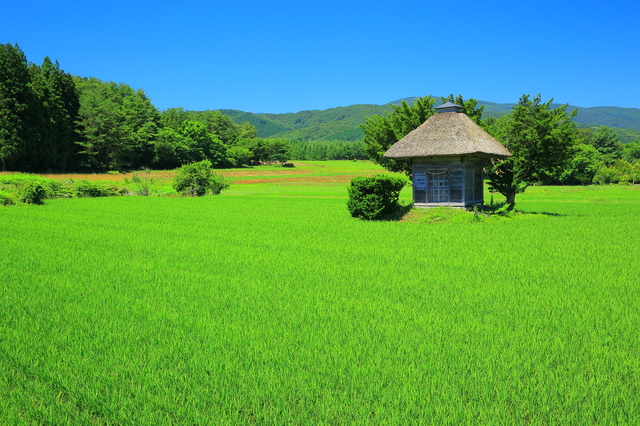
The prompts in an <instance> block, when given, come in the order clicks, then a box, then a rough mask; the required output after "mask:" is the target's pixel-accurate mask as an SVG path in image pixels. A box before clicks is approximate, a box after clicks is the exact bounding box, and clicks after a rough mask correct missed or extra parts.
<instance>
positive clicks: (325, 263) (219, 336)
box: [0, 163, 640, 425]
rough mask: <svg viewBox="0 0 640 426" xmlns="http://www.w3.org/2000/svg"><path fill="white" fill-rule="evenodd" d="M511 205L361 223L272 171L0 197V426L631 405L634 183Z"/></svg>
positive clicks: (539, 413) (629, 412)
mask: <svg viewBox="0 0 640 426" xmlns="http://www.w3.org/2000/svg"><path fill="white" fill-rule="evenodd" d="M323 165H326V166H328V167H326V168H325V170H322V171H320V172H312V173H309V175H310V176H309V177H312V175H313V173H326V174H327V175H328V176H331V166H332V163H324V164H323ZM309 167H310V168H311V167H313V166H312V165H310V166H309ZM340 167H343V168H342V170H341V171H340V170H338V171H336V172H335V174H336V175H351V174H356V173H359V171H358V170H353V169H354V168H355V167H356V166H353V168H350V165H348V164H347V165H344V166H340ZM358 167H360V166H358ZM368 167H371V166H370V165H369V166H368ZM318 168H319V167H318ZM363 168H364V166H363ZM273 179H276V178H273ZM403 199H404V200H405V201H406V200H407V199H408V192H405V193H403ZM518 208H519V209H520V211H521V212H522V214H520V215H517V217H514V218H506V219H503V220H498V221H492V220H486V221H477V222H468V221H464V222H463V221H461V222H460V223H458V222H457V221H456V220H449V221H439V222H444V223H438V224H437V225H436V226H433V225H431V224H429V223H428V221H417V222H411V221H379V222H376V221H373V222H366V221H358V220H355V219H352V218H351V217H349V214H348V212H347V209H346V184H343V183H336V182H330V181H327V182H320V181H311V182H300V181H293V180H282V181H278V180H277V179H276V180H274V181H273V182H271V183H254V184H235V185H232V186H231V188H230V189H229V190H228V191H226V192H223V193H222V194H221V195H219V196H209V197H204V198H179V197H176V198H174V197H111V198H95V199H91V198H89V199H58V200H48V201H47V204H46V205H45V206H28V205H17V206H11V207H7V208H0V223H2V226H3V244H2V245H0V306H2V309H1V310H0V423H7V424H154V425H155V424H439V425H446V424H638V423H639V421H640V402H639V400H638V398H637V395H639V394H640V356H639V355H638V354H640V335H639V334H638V330H640V296H639V294H640V292H639V290H640V288H639V287H640V284H639V282H640V280H639V279H638V271H639V270H640V248H638V245H637V244H635V243H634V241H635V240H634V238H635V237H634V236H635V235H637V234H638V231H639V230H640V225H639V224H640V220H639V219H640V188H638V187H629V186H627V187H620V186H607V187H585V188H582V187H532V188H529V189H528V190H527V192H526V193H525V194H522V195H519V196H518ZM438 214H440V215H446V214H455V215H458V214H463V212H460V211H457V210H456V211H454V212H453V213H451V212H441V213H438ZM438 214H436V216H437V215H438Z"/></svg>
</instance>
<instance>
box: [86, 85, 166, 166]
mask: <svg viewBox="0 0 640 426" xmlns="http://www.w3.org/2000/svg"><path fill="white" fill-rule="evenodd" d="M76 85H77V87H78V89H79V91H80V132H81V135H82V139H81V140H80V141H79V142H78V145H79V146H80V147H81V149H80V151H79V154H80V158H81V164H82V165H83V166H85V167H88V168H91V169H96V170H126V169H129V168H140V167H143V166H145V165H146V164H147V163H148V162H150V160H151V158H152V147H153V141H154V140H155V138H156V135H157V133H158V131H159V129H158V121H159V116H158V111H157V109H156V108H155V107H154V106H153V104H151V100H150V99H149V98H148V97H147V95H146V94H145V93H144V91H143V90H142V89H138V90H134V89H133V88H132V87H131V86H129V85H127V84H123V83H114V82H104V81H101V80H99V79H97V78H93V77H91V78H76Z"/></svg>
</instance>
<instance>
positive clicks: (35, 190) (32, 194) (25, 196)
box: [18, 181, 47, 204]
mask: <svg viewBox="0 0 640 426" xmlns="http://www.w3.org/2000/svg"><path fill="white" fill-rule="evenodd" d="M46 194H47V193H46V190H45V188H44V186H43V185H42V184H41V183H40V182H38V181H29V182H27V183H25V184H24V185H23V186H22V188H20V191H19V192H18V201H20V202H21V203H25V204H44V201H43V200H44V199H45V198H46Z"/></svg>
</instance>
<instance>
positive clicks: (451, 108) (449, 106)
mask: <svg viewBox="0 0 640 426" xmlns="http://www.w3.org/2000/svg"><path fill="white" fill-rule="evenodd" d="M435 109H436V110H438V112H439V113H443V112H462V107H461V106H460V105H457V104H454V103H453V102H445V103H443V104H442V105H440V106H437V107H436V108H435Z"/></svg>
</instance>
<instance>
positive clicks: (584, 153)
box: [560, 143, 605, 185]
mask: <svg viewBox="0 0 640 426" xmlns="http://www.w3.org/2000/svg"><path fill="white" fill-rule="evenodd" d="M604 165H605V161H604V159H603V155H602V154H601V153H600V152H599V151H598V150H597V149H596V148H595V147H594V146H593V145H588V144H583V143H580V144H577V145H576V146H575V148H574V153H573V155H572V158H571V160H569V163H568V165H567V168H566V169H565V171H564V172H563V173H562V176H561V178H560V181H561V182H562V183H565V184H569V185H575V184H581V185H585V184H590V183H592V182H593V178H594V176H595V175H596V173H598V171H599V170H600V169H601V168H602V167H604Z"/></svg>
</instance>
